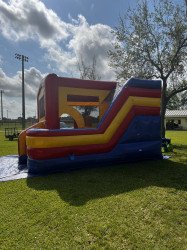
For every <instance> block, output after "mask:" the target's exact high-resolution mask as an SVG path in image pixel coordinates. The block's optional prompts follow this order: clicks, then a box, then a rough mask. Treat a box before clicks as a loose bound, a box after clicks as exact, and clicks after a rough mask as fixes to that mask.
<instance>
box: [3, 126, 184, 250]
mask: <svg viewBox="0 0 187 250" xmlns="http://www.w3.org/2000/svg"><path fill="white" fill-rule="evenodd" d="M167 137H170V138H171V139H172V142H173V144H174V152H173V153H172V158H170V159H169V160H162V161H154V162H141V163H136V164H124V165H118V166H113V167H109V168H101V169H91V170H81V171H76V172H71V173H65V174H64V173H62V174H54V175H50V176H45V177H36V178H30V179H27V180H17V181H10V182H4V183H0V200H1V210H0V213H1V223H0V249H186V246H187V240H186V239H187V230H186V229H187V203H186V201H187V193H186V184H187V183H186V180H187V131H186V132H182V131H177V132H167ZM16 147H17V142H16V141H13V142H9V141H5V140H4V138H3V133H0V154H1V155H6V154H15V153H16Z"/></svg>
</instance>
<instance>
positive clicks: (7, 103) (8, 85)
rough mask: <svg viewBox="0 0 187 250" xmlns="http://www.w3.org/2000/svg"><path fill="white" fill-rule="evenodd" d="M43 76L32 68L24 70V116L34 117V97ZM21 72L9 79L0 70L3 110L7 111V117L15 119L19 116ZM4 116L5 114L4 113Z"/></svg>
mask: <svg viewBox="0 0 187 250" xmlns="http://www.w3.org/2000/svg"><path fill="white" fill-rule="evenodd" d="M44 76H45V74H42V73H41V72H40V71H39V70H37V69H36V68H34V67H32V68H30V69H26V70H25V98H26V114H27V116H34V115H35V113H36V95H37V91H38V88H39V84H40V82H41V79H42V78H43V77H44ZM21 82H22V78H21V72H20V71H18V72H17V73H16V74H15V75H14V76H13V77H10V76H8V75H6V74H5V72H3V70H2V69H1V68H0V89H3V90H4V94H3V103H4V105H3V106H4V110H8V112H9V117H13V118H16V117H18V116H20V114H21ZM4 114H5V112H4Z"/></svg>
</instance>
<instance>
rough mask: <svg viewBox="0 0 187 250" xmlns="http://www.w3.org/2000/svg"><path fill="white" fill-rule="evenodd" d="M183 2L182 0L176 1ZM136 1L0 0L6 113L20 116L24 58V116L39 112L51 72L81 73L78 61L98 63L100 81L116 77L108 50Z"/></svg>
mask: <svg viewBox="0 0 187 250" xmlns="http://www.w3.org/2000/svg"><path fill="white" fill-rule="evenodd" d="M174 1H175V2H179V3H180V2H181V1H182V0H174ZM137 3H138V0H55V1H52V0H43V1H40V0H10V1H6V0H4V1H3V0H0V90H3V91H4V93H3V111H4V117H7V116H8V117H9V118H17V117H18V116H21V113H22V111H21V110H22V108H21V62H20V61H19V60H17V59H15V53H19V54H23V55H25V56H28V57H29V61H28V62H25V93H26V101H25V102H26V117H29V116H35V115H36V95H37V91H38V88H39V84H40V82H41V79H42V78H44V77H45V76H46V75H47V74H49V73H55V74H57V75H59V76H65V77H79V71H78V67H77V62H78V60H79V59H80V58H82V59H83V61H84V62H85V64H86V65H89V64H91V63H92V61H93V57H94V56H95V58H96V62H97V73H98V75H100V76H101V79H102V80H115V73H114V70H113V69H112V68H110V67H109V59H108V54H107V51H108V50H110V49H112V42H113V41H115V37H114V35H113V34H112V32H111V31H112V29H114V28H115V27H116V26H117V24H118V20H119V16H120V15H121V16H123V15H124V16H125V13H126V11H127V10H128V8H129V7H131V8H133V7H135V6H136V5H137Z"/></svg>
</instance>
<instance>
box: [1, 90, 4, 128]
mask: <svg viewBox="0 0 187 250" xmlns="http://www.w3.org/2000/svg"><path fill="white" fill-rule="evenodd" d="M3 93H4V91H3V90H1V122H2V124H3Z"/></svg>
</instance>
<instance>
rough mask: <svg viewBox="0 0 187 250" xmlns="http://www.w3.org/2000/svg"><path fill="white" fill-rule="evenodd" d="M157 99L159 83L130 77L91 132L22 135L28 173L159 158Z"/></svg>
mask: <svg viewBox="0 0 187 250" xmlns="http://www.w3.org/2000/svg"><path fill="white" fill-rule="evenodd" d="M160 97H161V81H159V80H140V79H134V78H132V79H130V80H129V81H128V82H127V83H126V84H125V85H124V87H123V88H122V90H121V92H120V93H119V95H118V96H117V97H116V99H115V100H114V101H113V102H112V103H111V105H110V106H109V108H108V110H107V111H106V112H105V114H104V116H103V117H102V119H101V121H100V123H99V125H98V127H97V128H95V129H92V128H91V129H90V128H81V129H41V128H33V129H29V130H27V131H26V148H27V156H28V160H27V163H28V168H29V172H31V173H47V172H56V171H62V170H70V169H75V168H80V167H81V168H82V167H87V168H89V167H90V166H93V165H94V166H100V165H103V164H104V165H105V164H115V163H121V162H129V161H139V160H147V159H161V158H162V154H161V137H160Z"/></svg>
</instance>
